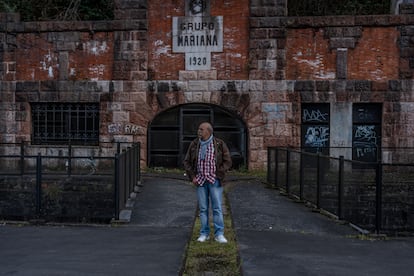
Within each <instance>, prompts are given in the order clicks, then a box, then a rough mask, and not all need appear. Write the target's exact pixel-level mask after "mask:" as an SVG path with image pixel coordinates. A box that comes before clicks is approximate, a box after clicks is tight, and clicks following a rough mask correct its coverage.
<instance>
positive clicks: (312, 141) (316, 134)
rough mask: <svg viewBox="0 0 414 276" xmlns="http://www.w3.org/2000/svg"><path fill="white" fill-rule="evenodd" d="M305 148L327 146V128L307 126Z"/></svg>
mask: <svg viewBox="0 0 414 276" xmlns="http://www.w3.org/2000/svg"><path fill="white" fill-rule="evenodd" d="M305 146H306V147H314V148H324V147H328V146H329V127H327V126H307V127H306V133H305Z"/></svg>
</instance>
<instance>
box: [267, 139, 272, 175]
mask: <svg viewBox="0 0 414 276" xmlns="http://www.w3.org/2000/svg"><path fill="white" fill-rule="evenodd" d="M270 156H272V148H270V147H268V148H267V182H268V183H270V173H269V172H271V164H270V160H271V158H270Z"/></svg>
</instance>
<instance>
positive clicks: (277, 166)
mask: <svg viewBox="0 0 414 276" xmlns="http://www.w3.org/2000/svg"><path fill="white" fill-rule="evenodd" d="M278 173H279V148H278V147H276V148H275V187H277V175H278Z"/></svg>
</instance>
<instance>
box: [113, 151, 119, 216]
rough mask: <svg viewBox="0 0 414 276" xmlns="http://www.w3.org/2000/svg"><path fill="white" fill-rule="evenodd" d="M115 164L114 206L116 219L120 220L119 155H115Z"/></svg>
mask: <svg viewBox="0 0 414 276" xmlns="http://www.w3.org/2000/svg"><path fill="white" fill-rule="evenodd" d="M114 162H115V164H114V170H115V171H114V178H115V179H114V205H115V208H114V209H115V215H114V217H115V219H116V220H118V219H119V153H116V154H115V161H114Z"/></svg>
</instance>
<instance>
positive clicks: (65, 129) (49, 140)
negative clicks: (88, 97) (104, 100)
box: [32, 103, 99, 145]
mask: <svg viewBox="0 0 414 276" xmlns="http://www.w3.org/2000/svg"><path fill="white" fill-rule="evenodd" d="M32 121H33V139H32V142H33V144H66V143H69V142H70V143H72V144H78V145H79V144H80V145H94V144H97V143H98V142H99V104H98V103H83V104H72V103H52V104H51V103H33V104H32Z"/></svg>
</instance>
